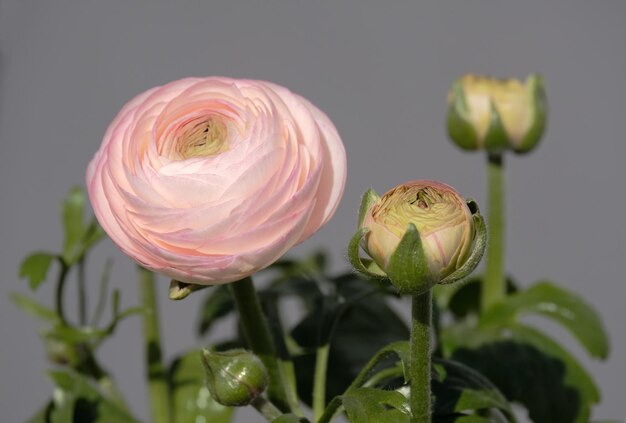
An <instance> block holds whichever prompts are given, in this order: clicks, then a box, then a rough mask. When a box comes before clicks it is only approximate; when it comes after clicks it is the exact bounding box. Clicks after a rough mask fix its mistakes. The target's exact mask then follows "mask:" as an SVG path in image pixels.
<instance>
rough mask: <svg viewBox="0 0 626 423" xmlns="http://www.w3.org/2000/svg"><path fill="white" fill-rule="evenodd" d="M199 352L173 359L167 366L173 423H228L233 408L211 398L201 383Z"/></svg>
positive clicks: (201, 371)
mask: <svg viewBox="0 0 626 423" xmlns="http://www.w3.org/2000/svg"><path fill="white" fill-rule="evenodd" d="M200 354H201V352H200V351H192V352H190V353H187V354H185V355H183V356H181V357H179V358H177V359H176V360H175V361H174V362H173V363H172V366H171V367H170V372H169V375H170V376H169V377H170V384H171V395H172V412H173V421H174V422H176V423H196V422H200V421H202V422H207V423H208V422H211V423H228V422H230V420H231V416H232V414H233V409H232V408H230V407H224V406H223V405H220V404H218V403H217V402H215V401H214V400H213V399H212V398H211V394H210V393H209V390H208V389H207V388H206V386H205V383H204V369H203V368H202V362H201V361H200Z"/></svg>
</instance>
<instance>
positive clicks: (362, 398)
mask: <svg viewBox="0 0 626 423" xmlns="http://www.w3.org/2000/svg"><path fill="white" fill-rule="evenodd" d="M341 400H342V402H343V406H344V408H345V409H346V414H347V415H348V420H349V421H350V422H354V423H402V422H406V423H408V422H409V421H410V410H409V404H408V400H407V399H406V398H405V397H404V396H403V395H402V394H401V393H399V392H395V391H384V390H382V389H376V388H358V389H354V390H351V391H350V392H347V393H346V394H345V395H342V396H341Z"/></svg>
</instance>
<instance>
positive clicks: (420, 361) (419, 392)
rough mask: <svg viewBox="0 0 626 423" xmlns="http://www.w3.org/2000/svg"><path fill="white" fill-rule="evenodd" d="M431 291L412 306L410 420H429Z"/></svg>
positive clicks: (420, 422)
mask: <svg viewBox="0 0 626 423" xmlns="http://www.w3.org/2000/svg"><path fill="white" fill-rule="evenodd" d="M431 309H432V293H431V290H430V289H429V290H428V291H426V292H425V293H423V294H420V295H415V296H413V299H412V306H411V340H410V352H411V362H410V366H409V381H410V384H411V398H410V404H411V423H430V412H431V411H430V332H431V330H430V328H431V323H432V310H431Z"/></svg>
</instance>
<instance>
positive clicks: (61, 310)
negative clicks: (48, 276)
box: [56, 259, 70, 325]
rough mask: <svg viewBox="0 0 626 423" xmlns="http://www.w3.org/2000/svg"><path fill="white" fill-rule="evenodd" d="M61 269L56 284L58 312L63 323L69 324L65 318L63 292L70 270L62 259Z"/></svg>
mask: <svg viewBox="0 0 626 423" xmlns="http://www.w3.org/2000/svg"><path fill="white" fill-rule="evenodd" d="M59 262H60V264H61V270H60V271H59V277H58V279H57V286H56V312H57V314H58V315H59V320H61V324H62V325H67V319H66V318H65V311H64V308H63V292H64V291H65V279H66V278H67V272H68V271H69V270H70V268H69V267H68V265H67V264H65V262H64V261H63V260H62V259H61V260H59Z"/></svg>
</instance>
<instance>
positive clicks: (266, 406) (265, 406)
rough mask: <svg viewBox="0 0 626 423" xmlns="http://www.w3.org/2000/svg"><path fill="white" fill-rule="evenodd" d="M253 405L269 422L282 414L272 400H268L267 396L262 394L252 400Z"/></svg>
mask: <svg viewBox="0 0 626 423" xmlns="http://www.w3.org/2000/svg"><path fill="white" fill-rule="evenodd" d="M252 406H253V407H254V408H255V409H256V410H257V411H258V412H259V413H261V414H262V415H263V417H265V418H266V419H267V421H268V422H271V421H273V420H274V419H277V418H279V417H280V416H282V414H283V413H282V412H281V411H280V410H279V409H278V408H276V406H275V405H274V404H272V402H271V401H268V400H267V398H264V397H262V396H260V397H257V398H256V399H255V400H254V401H252Z"/></svg>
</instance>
